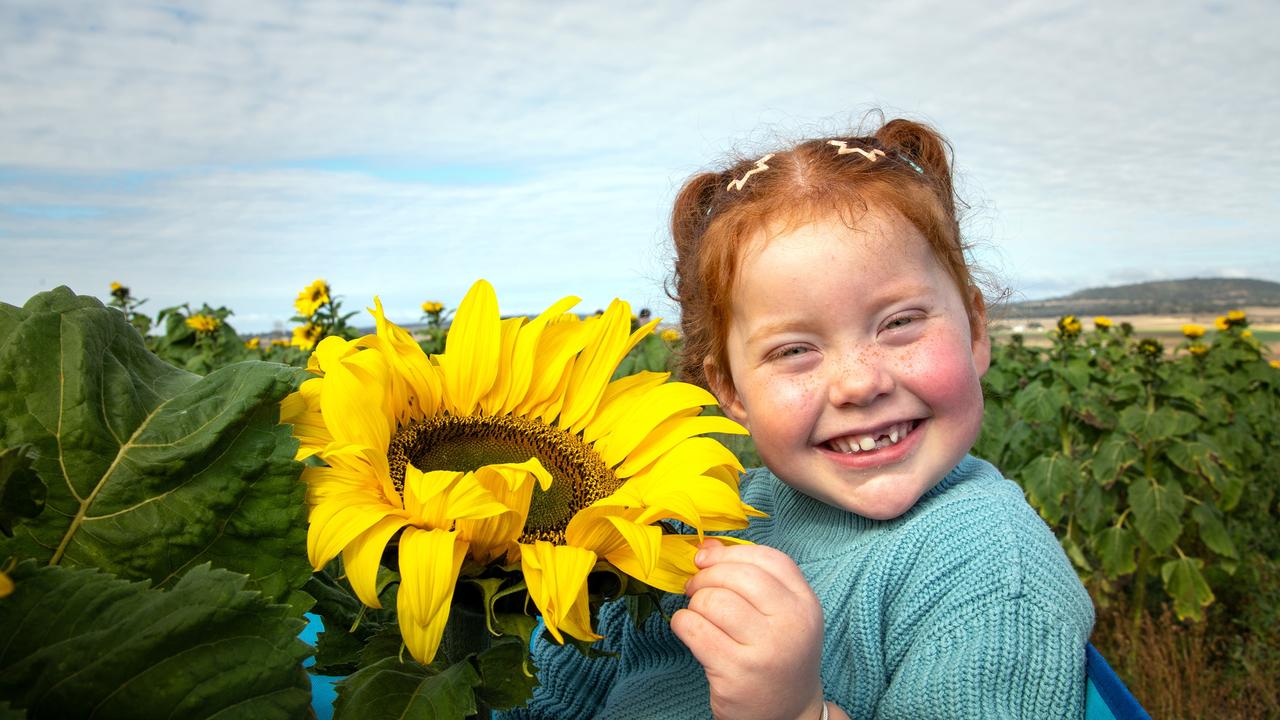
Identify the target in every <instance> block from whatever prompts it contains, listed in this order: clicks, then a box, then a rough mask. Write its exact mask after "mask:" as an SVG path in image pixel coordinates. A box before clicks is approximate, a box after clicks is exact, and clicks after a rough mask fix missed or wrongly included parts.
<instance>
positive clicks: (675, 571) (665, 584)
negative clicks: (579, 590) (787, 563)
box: [606, 535, 750, 594]
mask: <svg viewBox="0 0 1280 720" xmlns="http://www.w3.org/2000/svg"><path fill="white" fill-rule="evenodd" d="M716 540H719V541H720V542H722V543H724V544H726V545H750V543H749V542H747V541H746V540H739V539H738V538H733V537H725V536H716ZM700 543H701V541H700V540H699V539H698V536H696V535H663V536H662V549H661V551H660V552H659V554H658V561H657V562H656V563H654V566H653V569H652V570H651V571H649V572H646V571H645V569H644V567H643V566H642V564H641V561H640V559H639V558H637V557H636V555H635V552H634V550H633V549H632V548H631V546H625V547H623V548H620V549H618V550H616V551H614V552H613V553H610V555H609V556H608V557H607V558H606V559H607V560H608V561H609V562H611V563H613V565H614V567H616V568H618V569H619V570H621V571H622V572H624V573H626V574H628V575H630V576H631V577H633V578H635V579H637V580H639V581H641V582H643V583H646V584H648V585H651V586H653V587H656V588H658V589H659V590H664V591H666V592H669V593H677V594H683V593H684V586H685V585H686V584H687V583H688V582H689V579H690V578H692V577H693V576H694V574H695V573H697V572H698V566H697V565H695V564H694V563H693V556H694V555H697V554H698V545H699V544H700Z"/></svg>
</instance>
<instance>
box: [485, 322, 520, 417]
mask: <svg viewBox="0 0 1280 720" xmlns="http://www.w3.org/2000/svg"><path fill="white" fill-rule="evenodd" d="M523 324H524V318H522V317H513V318H507V319H506V320H503V321H502V342H501V350H500V351H499V353H498V357H499V362H498V377H497V378H496V379H495V380H494V382H493V388H492V389H490V390H489V392H488V393H486V394H485V396H484V397H482V398H480V412H481V413H482V414H484V415H497V414H498V412H499V408H501V407H502V404H503V403H504V402H506V400H507V393H509V392H510V391H511V368H512V363H513V356H514V354H515V348H516V341H517V340H518V339H519V338H520V326H521V325H523Z"/></svg>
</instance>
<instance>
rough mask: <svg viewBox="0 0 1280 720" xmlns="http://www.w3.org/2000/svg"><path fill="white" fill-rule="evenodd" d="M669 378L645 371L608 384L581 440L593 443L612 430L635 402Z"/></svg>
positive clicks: (666, 374)
mask: <svg viewBox="0 0 1280 720" xmlns="http://www.w3.org/2000/svg"><path fill="white" fill-rule="evenodd" d="M669 377H671V373H667V372H662V373H657V372H649V371H647V370H646V371H643V372H638V373H636V374H634V375H628V376H626V377H624V378H618V379H617V380H614V381H613V382H611V383H609V385H608V387H606V388H605V390H604V398H603V399H602V400H601V401H600V407H599V408H598V409H597V410H596V414H595V417H594V418H592V419H591V422H589V423H587V426H586V428H584V429H583V431H582V439H583V440H584V441H586V442H589V443H591V442H595V441H596V440H597V439H598V438H600V437H602V436H604V435H605V434H606V433H608V432H609V431H611V430H613V428H614V425H616V424H617V422H618V421H619V420H621V419H622V418H623V417H624V416H625V415H626V414H627V413H628V412H629V411H630V410H631V408H632V407H635V404H636V403H637V402H639V401H640V400H642V399H644V396H645V394H646V393H648V392H649V391H650V390H652V389H653V388H656V387H658V386H659V385H661V384H662V383H664V382H666V381H667V378H669Z"/></svg>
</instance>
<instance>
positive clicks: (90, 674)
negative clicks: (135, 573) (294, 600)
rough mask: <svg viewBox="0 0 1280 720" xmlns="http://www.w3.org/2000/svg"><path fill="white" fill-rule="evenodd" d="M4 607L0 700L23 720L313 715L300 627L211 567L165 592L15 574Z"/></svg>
mask: <svg viewBox="0 0 1280 720" xmlns="http://www.w3.org/2000/svg"><path fill="white" fill-rule="evenodd" d="M13 580H14V584H15V586H16V589H15V590H14V592H13V594H12V595H10V596H9V597H7V598H4V599H3V600H0V697H4V698H5V699H6V700H7V701H8V702H9V703H10V705H12V706H13V707H14V708H25V710H26V713H27V717H30V718H59V719H60V718H81V717H99V718H184V719H186V720H197V719H198V718H213V717H216V718H219V720H231V719H232V718H245V719H246V720H248V719H253V720H259V719H267V720H271V719H275V718H281V719H283V718H306V717H309V716H310V702H311V693H310V682H309V680H308V678H307V675H306V671H304V670H303V669H302V667H301V664H300V663H301V661H302V660H303V659H304V658H305V657H306V656H307V655H308V654H309V653H310V648H309V647H308V646H307V645H306V643H304V642H302V641H301V640H299V639H298V637H297V634H298V631H299V630H301V628H302V626H303V624H304V623H303V621H302V620H301V619H297V618H293V617H290V614H291V613H292V610H291V609H290V608H289V607H288V606H286V605H275V604H270V603H269V602H268V601H267V600H266V599H265V598H263V597H262V596H261V594H259V593H257V592H251V591H246V590H245V589H244V586H245V582H246V578H245V576H243V575H238V574H236V573H231V572H228V571H226V570H219V569H212V568H210V567H209V566H208V565H200V566H197V567H194V568H192V569H191V570H189V571H188V572H187V573H186V574H184V575H183V576H182V578H181V579H180V580H178V581H177V583H175V584H174V586H173V587H172V588H171V589H169V590H158V589H153V588H149V587H147V583H146V582H127V581H124V580H120V579H118V578H114V577H112V576H110V575H107V574H104V573H101V572H99V571H97V570H93V569H84V568H77V569H70V568H63V567H56V566H55V567H48V566H45V567H39V566H37V565H36V563H34V562H31V561H28V562H25V563H22V564H20V565H19V566H18V567H17V568H16V570H15V571H14V573H13Z"/></svg>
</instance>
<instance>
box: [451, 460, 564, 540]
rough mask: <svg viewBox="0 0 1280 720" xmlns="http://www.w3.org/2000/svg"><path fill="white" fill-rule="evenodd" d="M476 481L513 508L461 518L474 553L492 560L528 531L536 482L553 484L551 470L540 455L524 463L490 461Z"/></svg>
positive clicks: (545, 486) (460, 525) (462, 533)
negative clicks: (543, 465) (530, 503)
mask: <svg viewBox="0 0 1280 720" xmlns="http://www.w3.org/2000/svg"><path fill="white" fill-rule="evenodd" d="M475 478H476V481H477V482H479V483H480V485H481V486H483V487H484V488H485V489H486V490H488V491H489V492H490V493H492V494H493V497H494V498H496V499H497V501H498V502H500V503H502V504H503V505H505V506H506V507H507V508H509V510H508V511H507V512H505V513H502V514H500V515H494V516H492V517H488V518H484V519H480V520H459V521H458V523H457V530H458V533H459V535H460V536H461V537H462V539H464V540H466V541H467V542H469V543H471V556H472V557H474V558H475V559H476V560H477V561H479V562H481V563H488V562H490V561H492V560H495V559H497V558H498V557H499V556H501V555H504V554H506V553H507V552H508V551H510V550H511V549H512V545H513V544H514V543H515V541H516V540H518V539H519V538H520V535H521V533H523V532H524V524H525V521H526V520H527V519H528V516H529V501H530V499H531V498H532V497H533V488H534V486H535V484H537V485H539V486H541V487H542V489H543V490H544V491H545V490H547V489H548V488H550V487H551V473H549V472H547V470H546V468H544V467H542V463H540V462H538V459H537V458H529V460H528V461H527V462H523V463H503V464H495V465H486V466H484V467H482V468H480V469H479V470H476V472H475Z"/></svg>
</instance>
